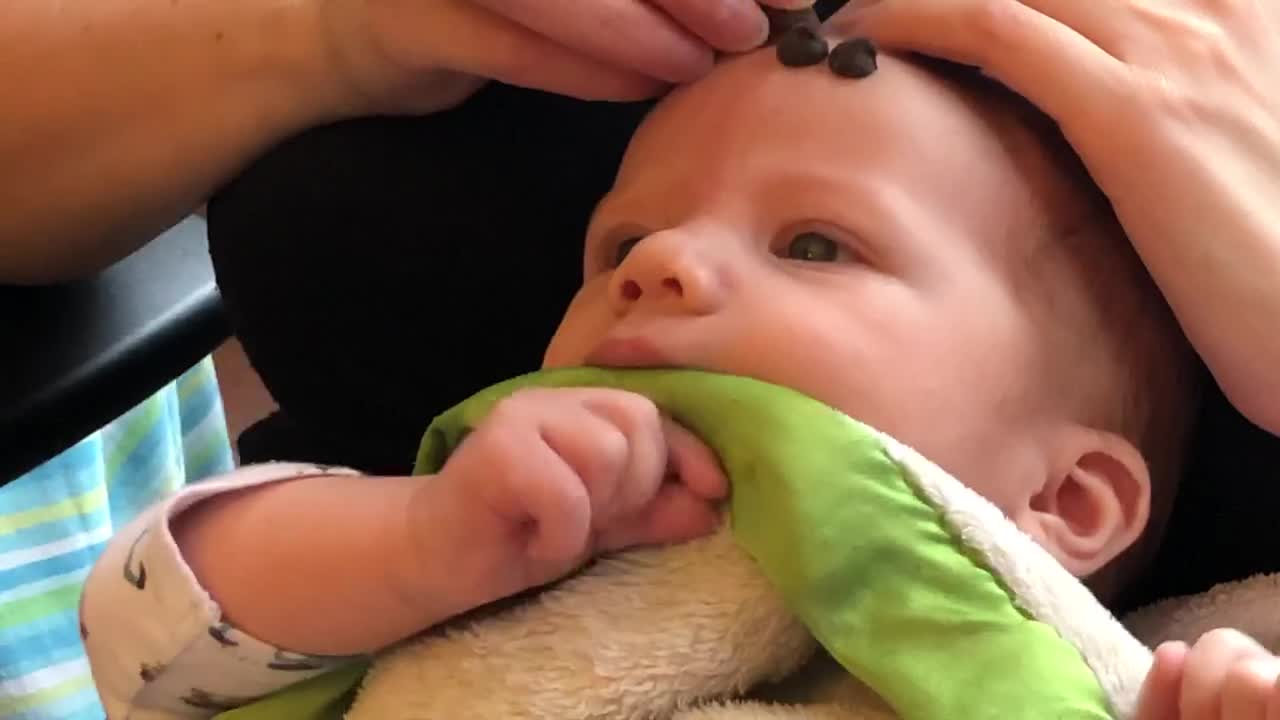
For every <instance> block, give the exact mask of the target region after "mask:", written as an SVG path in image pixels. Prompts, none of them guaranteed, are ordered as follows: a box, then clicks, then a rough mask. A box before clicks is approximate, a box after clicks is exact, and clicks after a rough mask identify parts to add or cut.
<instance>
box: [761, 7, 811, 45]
mask: <svg viewBox="0 0 1280 720" xmlns="http://www.w3.org/2000/svg"><path fill="white" fill-rule="evenodd" d="M762 9H763V10H764V15H765V17H767V18H769V40H768V42H770V43H772V42H774V41H776V40H777V39H778V38H780V37H782V36H783V35H785V34H787V31H788V30H790V29H791V28H794V27H807V28H809V29H810V30H812V31H814V32H815V33H816V32H818V31H819V30H821V29H822V20H821V19H820V18H819V17H818V11H817V10H814V9H813V8H811V7H810V8H805V9H804V10H783V9H781V8H774V7H764V8H762Z"/></svg>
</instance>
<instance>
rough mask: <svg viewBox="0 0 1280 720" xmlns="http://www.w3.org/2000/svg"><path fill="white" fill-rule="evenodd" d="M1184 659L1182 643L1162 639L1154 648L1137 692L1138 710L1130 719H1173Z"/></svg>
mask: <svg viewBox="0 0 1280 720" xmlns="http://www.w3.org/2000/svg"><path fill="white" fill-rule="evenodd" d="M1186 660H1187V646H1186V644H1185V643H1180V642H1175V643H1165V644H1163V645H1161V646H1160V647H1158V648H1156V653H1155V661H1154V662H1153V663H1152V665H1151V670H1150V672H1148V673H1147V679H1146V681H1144V682H1143V684H1142V693H1141V695H1139V696H1138V714H1137V716H1136V717H1135V718H1134V720H1177V717H1178V698H1179V697H1181V687H1182V669H1183V667H1184V665H1185V663H1186Z"/></svg>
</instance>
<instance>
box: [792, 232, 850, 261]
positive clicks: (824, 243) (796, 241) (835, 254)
mask: <svg viewBox="0 0 1280 720" xmlns="http://www.w3.org/2000/svg"><path fill="white" fill-rule="evenodd" d="M842 250H843V248H842V247H841V245H840V243H839V242H837V241H835V240H833V239H831V238H830V237H828V236H826V235H823V234H822V233H819V232H802V233H800V234H798V235H796V236H795V237H793V238H791V242H789V243H787V248H786V252H787V257H788V258H790V259H792V260H801V261H804V262H835V261H837V260H839V259H841V254H842V253H841V251H842Z"/></svg>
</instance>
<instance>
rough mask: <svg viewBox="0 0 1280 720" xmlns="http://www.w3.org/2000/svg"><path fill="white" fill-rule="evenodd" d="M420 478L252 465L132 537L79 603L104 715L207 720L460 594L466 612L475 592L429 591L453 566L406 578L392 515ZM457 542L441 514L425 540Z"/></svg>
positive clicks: (198, 489) (409, 627)
mask: <svg viewBox="0 0 1280 720" xmlns="http://www.w3.org/2000/svg"><path fill="white" fill-rule="evenodd" d="M425 480H426V479H425V478H420V479H413V478H370V477H362V476H359V475H356V474H354V473H352V472H350V471H345V470H341V469H330V468H318V467H313V466H308V465H286V464H267V465H261V466H254V467H247V468H243V469H241V470H239V471H236V472H234V473H231V474H230V475H228V476H226V477H224V478H222V479H219V480H217V481H210V482H206V483H200V484H198V485H193V486H191V487H189V488H187V489H186V490H185V491H183V492H181V493H179V494H177V495H175V496H174V497H172V498H170V499H169V500H167V501H165V502H163V503H161V504H159V505H157V506H156V507H153V508H152V509H150V510H149V511H148V512H147V513H146V514H145V515H144V516H143V517H140V518H139V519H138V520H137V521H135V522H134V523H132V524H131V525H130V526H128V527H126V528H124V529H123V530H121V531H120V532H119V533H118V534H117V535H116V537H115V538H114V539H113V540H112V542H111V543H110V545H109V546H108V548H107V550H106V551H105V553H104V554H103V557H102V558H101V559H100V560H99V561H98V562H97V563H96V564H95V566H94V569H93V571H92V573H91V575H90V577H89V579H88V581H87V583H86V585H85V590H84V595H83V599H82V614H81V617H82V625H81V627H82V634H84V635H85V647H86V651H87V653H88V656H89V660H90V663H91V666H92V668H93V674H94V681H95V683H96V684H97V686H98V690H99V694H100V695H101V696H102V700H103V703H104V705H105V706H106V708H107V712H108V717H110V718H123V717H137V716H139V714H140V713H146V715H145V716H146V717H152V716H155V717H207V716H210V715H212V714H213V713H214V712H216V711H217V710H219V709H225V708H229V707H232V706H235V705H239V704H242V703H244V702H247V701H250V700H253V699H256V698H258V697H261V696H263V695H266V694H268V693H270V692H272V691H275V690H277V689H280V688H282V687H285V686H288V685H291V684H293V683H296V682H299V681H301V680H303V679H306V678H308V677H311V676H314V675H317V674H320V673H323V672H326V671H328V670H331V669H333V668H335V667H338V666H340V665H342V664H344V663H345V662H346V661H347V660H349V659H350V658H348V657H345V656H347V655H358V654H363V653H367V652H371V651H373V650H375V649H377V648H379V647H381V646H382V645H385V644H387V643H389V642H391V641H394V640H395V639H398V638H400V637H404V636H407V635H410V634H412V633H413V632H416V631H418V630H420V629H422V628H424V627H427V626H429V625H432V624H434V623H436V622H438V621H439V620H441V619H443V617H444V616H446V615H448V614H449V613H451V612H452V611H453V608H452V605H451V603H452V602H454V601H455V599H457V600H456V601H457V602H460V603H462V604H463V605H465V604H466V601H465V600H461V599H459V598H461V597H462V592H463V591H465V590H466V589H467V588H466V587H465V586H457V585H452V584H449V587H448V588H447V589H442V590H441V591H440V592H434V593H432V592H428V591H427V590H428V588H429V587H430V586H431V584H432V583H433V582H434V583H435V584H437V585H439V586H441V587H442V588H443V586H445V585H446V584H447V575H448V573H447V571H448V570H449V569H450V567H451V564H450V563H449V562H439V563H437V564H436V565H435V566H433V565H431V564H429V563H424V564H423V567H422V571H421V572H417V573H408V572H406V573H402V572H401V569H402V568H406V567H408V566H409V565H410V563H412V562H413V560H412V559H411V558H410V554H411V550H410V548H409V546H408V543H407V541H406V539H405V537H404V536H405V535H406V534H407V533H408V527H407V522H400V523H397V518H401V519H403V518H406V514H405V510H404V497H405V493H406V492H407V491H408V488H409V486H411V485H412V484H414V483H415V482H417V483H425ZM440 509H441V510H443V509H444V506H443V505H442V506H441V508H440ZM453 531H460V523H459V522H456V521H449V519H447V518H442V521H441V522H439V523H434V524H432V525H431V530H430V531H429V532H438V533H440V535H441V537H442V539H441V542H446V539H445V535H446V534H447V533H449V532H453ZM420 534H421V533H420ZM448 541H449V542H451V539H450V540H448ZM442 547H448V546H442ZM437 560H440V558H437ZM433 567H434V568H435V569H434V571H433V569H432V568H433ZM411 575H412V576H411ZM411 583H418V584H419V585H418V586H415V587H411V585H410V584H411ZM415 589H420V590H421V594H417V593H415V592H414V590H415Z"/></svg>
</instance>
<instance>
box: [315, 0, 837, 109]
mask: <svg viewBox="0 0 1280 720" xmlns="http://www.w3.org/2000/svg"><path fill="white" fill-rule="evenodd" d="M320 2H321V3H322V5H323V6H324V7H325V11H326V12H327V13H328V17H327V18H326V21H325V23H324V25H325V26H326V27H327V28H329V29H330V32H331V34H332V35H334V36H335V37H334V38H333V39H332V43H331V44H332V46H333V47H334V48H336V50H337V55H338V57H339V58H340V62H341V63H342V65H343V67H342V68H341V71H342V72H343V73H345V74H346V75H349V76H350V77H351V79H352V81H353V82H354V83H355V84H357V85H358V86H360V91H361V92H362V93H363V94H364V95H366V96H370V97H373V98H376V99H377V100H376V101H377V102H380V103H381V104H382V105H383V106H384V107H381V108H379V110H380V111H382V112H386V111H388V109H389V110H390V111H391V112H398V111H406V110H407V111H411V112H420V111H422V110H423V109H424V105H425V109H427V110H433V109H437V107H436V106H437V105H441V104H447V103H442V102H441V97H442V94H443V96H447V97H448V98H450V99H452V101H454V102H456V101H457V100H458V99H461V98H462V97H465V96H466V95H469V94H470V92H472V91H474V90H475V88H477V87H479V86H480V85H481V84H482V83H483V81H484V80H488V79H495V80H499V81H502V82H505V83H508V84H512V85H519V86H523V87H529V88H534V89H539V90H546V91H549V92H555V93H560V94H565V95H571V96H574V97H578V98H582V99H590V100H636V99H643V98H649V97H652V96H655V95H657V94H659V93H661V92H662V91H663V90H665V89H667V88H668V87H670V86H672V85H676V84H681V83H686V82H690V81H693V80H696V79H698V78H700V77H701V76H702V75H704V74H706V73H707V72H708V71H710V70H711V67H712V65H713V63H714V61H715V57H716V55H717V54H718V53H737V52H745V51H747V50H751V49H754V48H756V47H759V46H760V45H761V44H763V43H764V42H765V41H766V39H767V37H768V32H769V19H768V18H767V17H766V15H765V10H766V9H768V10H769V11H806V10H809V8H810V7H811V5H812V4H813V0H714V1H712V2H708V1H707V0H591V2H583V1H582V0H320ZM809 12H811V10H810V11H809ZM815 19H816V16H815ZM424 88H425V89H426V92H427V93H428V95H430V97H428V98H426V99H425V101H424V100H423V99H421V98H419V97H418V95H419V94H421V93H422V92H423V89H424ZM454 96H459V97H457V98H455V97H454ZM386 106H390V107H389V108H388V107H386Z"/></svg>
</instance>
